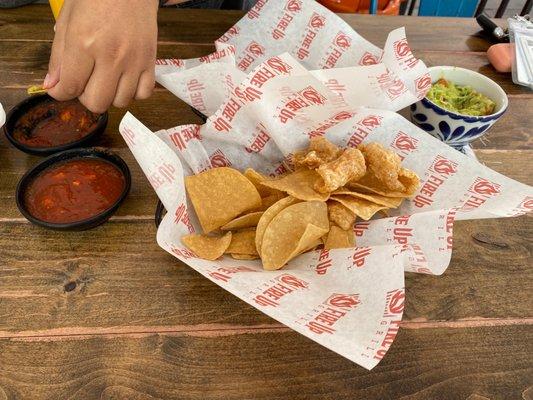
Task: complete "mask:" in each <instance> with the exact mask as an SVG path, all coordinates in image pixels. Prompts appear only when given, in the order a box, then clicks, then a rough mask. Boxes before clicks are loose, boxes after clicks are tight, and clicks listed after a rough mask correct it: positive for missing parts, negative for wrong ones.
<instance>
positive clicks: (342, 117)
mask: <svg viewBox="0 0 533 400" xmlns="http://www.w3.org/2000/svg"><path fill="white" fill-rule="evenodd" d="M353 116H354V114H353V113H351V112H348V111H341V112H340V113H337V114H335V115H334V116H333V119H335V120H337V121H344V120H345V119H350V118H352V117H353Z"/></svg>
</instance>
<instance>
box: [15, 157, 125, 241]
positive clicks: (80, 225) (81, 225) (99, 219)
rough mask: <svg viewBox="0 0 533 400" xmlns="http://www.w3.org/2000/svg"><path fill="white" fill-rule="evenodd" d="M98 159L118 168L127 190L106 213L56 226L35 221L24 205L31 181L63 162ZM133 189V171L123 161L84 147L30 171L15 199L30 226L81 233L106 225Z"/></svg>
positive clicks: (56, 224) (47, 160) (123, 191)
mask: <svg viewBox="0 0 533 400" xmlns="http://www.w3.org/2000/svg"><path fill="white" fill-rule="evenodd" d="M88 158H89V159H99V160H103V161H107V162H108V163H110V164H112V165H113V166H115V167H116V168H117V169H118V170H119V172H120V173H121V174H122V176H123V177H124V187H123V190H122V192H121V194H120V196H119V197H118V199H117V200H116V201H115V202H114V203H113V204H111V205H110V206H109V207H108V208H106V209H105V210H104V211H102V212H100V213H99V214H96V215H94V216H92V217H90V218H87V219H83V220H80V221H74V222H67V223H56V222H47V221H43V220H41V219H39V218H36V217H35V216H33V215H32V214H31V213H30V211H29V210H28V207H27V205H26V202H25V197H24V195H25V193H26V191H27V189H28V186H29V185H30V183H31V182H33V180H34V179H35V178H36V177H37V176H38V175H39V174H41V173H42V172H43V171H45V170H46V169H48V168H51V167H52V166H55V165H58V164H60V163H63V162H65V161H70V160H79V159H88ZM130 187H131V174H130V170H129V168H128V166H127V164H126V162H125V161H124V160H123V159H122V158H120V157H119V156H118V155H116V154H115V153H113V152H111V151H109V150H107V149H104V148H98V147H92V148H83V149H71V150H66V151H63V152H61V153H57V154H54V155H52V156H50V157H48V158H46V159H44V160H43V161H41V162H40V163H38V164H37V165H35V166H34V167H33V168H32V169H30V170H29V171H27V172H26V173H25V174H24V176H23V177H22V178H21V179H20V181H19V182H18V185H17V189H16V194H15V200H16V203H17V207H18V209H19V211H20V212H21V214H22V215H23V216H24V217H25V218H26V219H27V220H28V221H30V222H31V223H33V224H35V225H39V226H42V227H44V228H48V229H55V230H62V231H82V230H86V229H92V228H95V227H97V226H98V225H100V224H103V223H104V222H106V221H107V220H108V219H109V218H110V217H111V216H112V215H113V214H114V213H115V212H116V210H117V209H118V207H119V206H120V204H121V203H122V202H123V201H124V199H125V198H126V196H127V195H128V193H129V191H130Z"/></svg>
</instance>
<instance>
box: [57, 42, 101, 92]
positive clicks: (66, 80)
mask: <svg viewBox="0 0 533 400" xmlns="http://www.w3.org/2000/svg"><path fill="white" fill-rule="evenodd" d="M93 67H94V60H93V58H92V57H91V56H90V55H89V54H87V52H85V51H83V50H82V49H80V48H76V47H75V45H69V44H68V43H67V46H66V49H65V51H64V52H63V55H62V60H61V74H60V77H59V82H57V84H56V85H54V87H52V88H51V89H50V90H48V94H49V95H50V96H52V97H53V98H55V99H56V100H59V101H64V100H71V99H75V98H76V97H78V96H79V95H81V94H82V93H83V91H84V88H85V85H86V84H87V82H88V81H89V78H90V77H91V74H92V72H93Z"/></svg>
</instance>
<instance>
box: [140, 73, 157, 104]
mask: <svg viewBox="0 0 533 400" xmlns="http://www.w3.org/2000/svg"><path fill="white" fill-rule="evenodd" d="M154 86H155V71H154V67H153V66H151V67H150V69H148V70H145V71H143V72H142V74H141V77H140V78H139V83H138V85H137V91H136V92H135V98H136V99H137V100H144V99H147V98H148V97H150V96H151V95H152V93H153V91H154Z"/></svg>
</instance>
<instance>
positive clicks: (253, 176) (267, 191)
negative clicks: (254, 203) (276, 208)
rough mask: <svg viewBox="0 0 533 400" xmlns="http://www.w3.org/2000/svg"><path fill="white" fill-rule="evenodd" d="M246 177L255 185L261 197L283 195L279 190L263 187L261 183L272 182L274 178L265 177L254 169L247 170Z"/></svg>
mask: <svg viewBox="0 0 533 400" xmlns="http://www.w3.org/2000/svg"><path fill="white" fill-rule="evenodd" d="M244 176H246V177H247V178H248V180H249V181H250V182H252V183H253V185H254V186H255V188H256V189H257V191H258V192H259V194H260V195H261V197H268V196H271V195H275V194H278V195H280V194H282V192H280V191H279V190H275V189H272V188H269V187H266V186H263V185H261V182H264V181H268V180H271V179H272V178H270V177H268V176H266V175H263V174H262V173H260V172H257V171H256V170H254V169H253V168H247V169H246V171H244Z"/></svg>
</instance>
